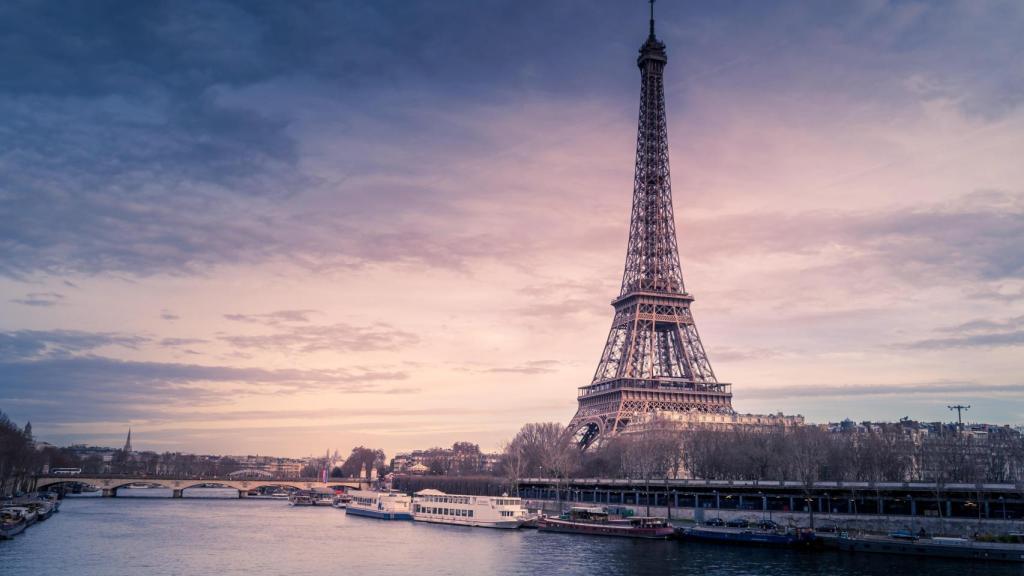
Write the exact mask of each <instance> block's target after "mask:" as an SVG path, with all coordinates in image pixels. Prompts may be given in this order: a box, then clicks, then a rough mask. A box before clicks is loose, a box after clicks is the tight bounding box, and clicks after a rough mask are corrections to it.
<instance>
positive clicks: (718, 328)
mask: <svg viewBox="0 0 1024 576" xmlns="http://www.w3.org/2000/svg"><path fill="white" fill-rule="evenodd" d="M657 12H658V21H657V33H658V36H659V38H660V39H661V40H663V41H664V42H665V43H666V44H667V47H668V55H669V63H668V67H667V69H666V106H667V113H668V120H669V143H670V148H671V165H672V183H673V191H674V198H675V210H676V213H675V217H676V227H677V230H678V233H679V245H680V251H681V260H682V263H683V272H684V276H685V279H686V285H687V288H688V289H689V290H690V292H691V293H693V295H694V296H695V297H696V301H695V303H694V304H693V311H694V316H695V319H696V322H697V326H698V328H699V330H700V333H701V336H702V340H703V342H704V344H705V347H706V349H707V351H708V354H709V357H710V360H711V363H712V365H713V367H714V369H715V372H716V374H717V376H718V377H719V380H720V381H726V382H731V383H732V384H733V393H734V401H733V405H734V407H735V408H736V409H737V410H738V411H740V412H743V413H767V412H771V413H774V412H779V411H781V412H785V413H787V414H802V415H804V416H805V417H806V418H807V419H808V420H809V421H812V422H826V421H836V420H839V419H842V418H846V417H849V418H852V419H854V420H867V419H873V420H895V419H898V418H900V417H903V416H909V417H911V418H915V419H923V420H940V419H942V420H947V421H948V420H950V419H951V418H954V417H955V415H954V414H953V413H951V412H950V411H949V410H948V409H947V408H946V406H947V405H949V404H956V403H961V404H970V405H971V409H970V410H969V411H968V412H967V413H966V415H965V416H966V418H967V419H968V420H971V421H985V422H993V423H1006V424H1014V425H1020V424H1022V423H1024V248H1022V247H1024V185H1022V182H1024V160H1022V157H1024V156H1022V152H1024V58H1022V57H1021V55H1022V54H1024V34H1021V31H1022V30H1024V3H1021V2H1017V1H1013V0H1007V1H1003V2H1000V1H984V0H978V1H963V2H953V1H949V2H945V1H937V2H909V1H886V0H862V1H841V2H840V1H836V2H821V1H817V0H806V1H802V0H782V1H780V2H761V1H754V0H751V1H715V2H711V1H697V0H691V1H686V2H683V1H680V0H662V1H660V2H658V3H657ZM646 33H647V5H646V3H645V2H642V1H640V0H630V1H627V0H614V1H610V0H609V1H593V0H587V1H584V0H546V1H544V2H540V1H533V0H463V1H458V0H455V1H446V2H437V1H433V2H426V1H423V2H417V1H408V0H402V1H397V0H372V1H370V0H366V1H363V0H346V1H343V2H314V1H309V2H272V1H266V2H257V1H245V2H241V1H239V2H228V1H208V2H207V1H200V2H189V3H180V2H128V1H125V2H109V1H95V2H79V3H65V2H26V1H18V0H15V1H11V2H4V3H3V4H0V69H2V70H4V74H2V75H0V410H2V411H4V412H5V413H7V414H8V415H9V416H10V417H11V418H12V419H14V420H15V421H17V422H19V423H22V424H23V423H24V422H26V421H29V420H31V422H32V425H33V430H34V432H35V435H36V436H37V438H40V439H43V440H47V441H49V442H53V443H56V444H69V443H79V442H85V443H90V444H100V445H111V446H118V445H120V444H122V443H123V442H124V436H125V433H126V432H127V430H128V428H129V426H130V427H131V428H132V430H133V436H132V439H133V444H134V445H135V447H136V449H145V450H156V451H179V450H180V451H194V452H203V453H230V454H277V455H291V456H300V455H308V454H322V453H323V451H324V450H326V449H332V450H333V449H338V450H340V451H342V452H345V451H347V450H348V449H349V448H351V447H352V446H356V445H361V444H362V445H367V446H372V447H380V448H383V449H385V450H386V451H387V452H388V453H389V454H393V453H394V452H396V451H400V450H408V449H413V448H427V447H430V446H435V445H450V444H451V443H452V442H455V441H459V440H468V441H472V442H476V443H478V444H480V445H481V447H482V448H484V449H496V448H499V447H500V446H501V445H502V443H503V442H504V441H506V440H508V439H510V438H511V437H512V436H513V435H514V434H515V432H516V431H517V430H518V429H519V427H520V426H521V425H522V424H524V423H526V422H540V421H557V422H565V423H568V421H569V419H570V418H571V417H572V416H573V414H574V413H575V408H576V391H577V390H576V389H577V388H578V387H579V386H583V385H586V384H589V383H590V381H591V379H592V378H593V373H594V370H595V368H596V365H597V361H598V359H599V355H600V352H601V348H602V346H603V344H604V340H605V337H606V336H607V331H608V328H609V326H610V322H611V318H612V308H611V306H610V301H611V299H612V298H614V297H615V296H616V295H617V294H618V288H619V283H620V280H621V274H622V265H623V260H624V255H625V246H626V239H627V234H628V219H629V209H630V201H631V195H632V177H633V174H632V171H633V162H634V153H635V152H634V151H635V137H636V136H635V131H636V120H637V110H638V105H639V71H638V69H637V68H636V55H637V50H638V49H639V47H640V45H641V44H642V43H643V41H644V39H645V37H646Z"/></svg>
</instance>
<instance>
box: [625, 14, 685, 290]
mask: <svg viewBox="0 0 1024 576" xmlns="http://www.w3.org/2000/svg"><path fill="white" fill-rule="evenodd" d="M667 62H668V56H667V55H666V53H665V44H664V43H662V42H661V41H660V40H658V38H657V37H656V36H655V35H654V2H653V1H652V2H651V30H650V35H648V37H647V41H646V42H644V44H643V46H641V48H640V56H639V58H637V65H638V66H639V67H640V118H639V122H638V126H637V136H636V171H635V174H634V177H633V210H632V213H631V215H630V225H629V245H628V247H627V249H626V266H625V270H624V271H623V274H622V292H621V293H620V294H619V297H620V298H622V297H625V296H626V295H628V294H630V293H634V292H660V293H669V294H679V295H684V294H686V290H685V288H684V287H683V272H682V269H681V266H680V265H679V249H678V247H677V246H676V225H675V216H674V214H673V211H672V183H671V178H670V176H669V165H668V126H667V122H666V120H665V83H664V71H665V64H666V63H667Z"/></svg>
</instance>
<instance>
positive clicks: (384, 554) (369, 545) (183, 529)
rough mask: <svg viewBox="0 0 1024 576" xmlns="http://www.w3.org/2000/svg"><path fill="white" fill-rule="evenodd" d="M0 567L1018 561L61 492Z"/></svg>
mask: <svg viewBox="0 0 1024 576" xmlns="http://www.w3.org/2000/svg"><path fill="white" fill-rule="evenodd" d="M129 492H137V491H122V493H123V494H124V495H125V496H127V495H129ZM141 492H142V494H145V495H151V496H166V494H164V493H163V492H164V491H162V490H145V491H141ZM197 492H198V491H189V492H187V493H186V495H198V494H197ZM231 492H232V493H233V492H234V491H231ZM190 493H191V494H190ZM213 494H214V495H216V494H217V493H216V492H214V493H213ZM0 574H2V575H3V576H22V575H25V576H28V575H32V576H122V575H123V576H145V575H157V576H170V575H189V576H193V575H195V576H205V575H216V576H228V575H236V574H237V575H242V574H245V575H247V576H263V575H274V576H277V575H289V576H304V575H310V576H313V575H324V574H341V575H347V574H352V575H358V576H374V575H389V576H390V575H402V576H429V575H435V574H439V575H444V574H448V575H464V574H465V575H481V576H487V575H491V574H495V575H530V576H533V575H537V574H545V575H546V574H558V575H561V574H565V575H581V576H582V575H587V576H619V575H648V574H650V575H659V576H669V575H693V576H697V575H719V574H721V575H736V576H739V575H773V576H774V575H786V576H806V575H811V574H815V575H817V574H821V575H829V576H861V575H865V576H866V575H885V576H897V575H901V574H928V575H929V576H972V575H979V576H980V575H986V576H1002V575H1004V574H1007V575H1008V574H1015V575H1024V567H1021V566H1019V565H992V564H989V565H983V564H978V565H975V564H972V563H970V562H964V561H935V560H915V559H905V558H900V557H892V556H873V557H872V556H863V557H855V556H851V555H846V554H840V553H833V552H819V553H808V552H789V551H785V552H780V551H771V550H761V549H751V548H738V547H726V546H712V545H700V544H683V543H680V542H675V541H667V542H666V541H635V540H625V539H616V538H598V537H587V536H575V535H568V534H547V533H540V532H537V531H536V530H520V531H505V530H488V529H483V528H466V527H457V526H439V525H433V524H423V523H418V522H408V521H404V522H402V521H391V522H388V521H382V520H374V519H370V518H361V517H356V516H346V515H345V512H343V511H341V510H335V509H334V508H329V507H315V508H314V507H291V506H288V504H287V503H286V502H282V501H280V500H237V499H231V500H228V499H211V498H188V497H186V498H182V499H174V500H172V499H169V498H138V497H136V498H127V497H121V496H120V495H119V497H118V498H68V499H66V500H65V501H64V503H63V505H62V507H61V511H60V513H59V514H56V515H55V516H53V517H52V518H50V519H49V520H47V521H45V522H42V523H38V524H36V525H35V526H32V527H31V528H29V529H28V530H26V531H25V532H24V533H23V534H21V535H20V536H18V537H16V538H15V539H14V540H8V541H3V542H0Z"/></svg>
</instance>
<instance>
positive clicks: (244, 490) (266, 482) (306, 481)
mask: <svg viewBox="0 0 1024 576" xmlns="http://www.w3.org/2000/svg"><path fill="white" fill-rule="evenodd" d="M71 484H83V485H86V486H93V487H95V488H99V489H100V490H102V491H103V496H104V497H114V496H117V490H118V488H124V487H126V486H130V485H133V484H136V485H146V486H152V487H156V488H166V489H168V490H171V496H172V497H173V498H181V497H182V496H183V491H184V490H187V489H189V488H198V487H201V486H205V487H216V488H234V489H236V490H238V497H239V498H245V497H246V495H247V494H248V492H249V491H250V490H256V489H259V488H264V487H280V488H286V489H287V488H295V489H299V490H313V489H316V488H335V487H345V488H350V489H361V488H367V487H369V486H370V481H369V480H366V479H362V478H329V479H328V481H327V482H321V481H320V480H319V479H318V478H281V479H273V478H244V479H241V478H227V477H225V478H217V477H205V478H183V477H179V476H126V475H117V474H109V475H43V476H38V477H37V478H36V479H35V487H34V489H36V490H45V489H47V488H51V487H54V486H61V485H71Z"/></svg>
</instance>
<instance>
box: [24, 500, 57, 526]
mask: <svg viewBox="0 0 1024 576" xmlns="http://www.w3.org/2000/svg"><path fill="white" fill-rule="evenodd" d="M25 507H26V508H28V509H29V510H32V511H34V512H35V513H36V520H38V521H40V522H42V521H43V520H46V519H47V518H49V517H50V516H52V515H53V510H54V506H53V504H51V503H50V502H49V501H48V500H36V501H33V502H29V503H27V504H25Z"/></svg>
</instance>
